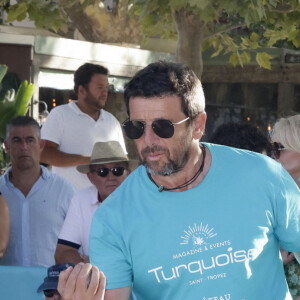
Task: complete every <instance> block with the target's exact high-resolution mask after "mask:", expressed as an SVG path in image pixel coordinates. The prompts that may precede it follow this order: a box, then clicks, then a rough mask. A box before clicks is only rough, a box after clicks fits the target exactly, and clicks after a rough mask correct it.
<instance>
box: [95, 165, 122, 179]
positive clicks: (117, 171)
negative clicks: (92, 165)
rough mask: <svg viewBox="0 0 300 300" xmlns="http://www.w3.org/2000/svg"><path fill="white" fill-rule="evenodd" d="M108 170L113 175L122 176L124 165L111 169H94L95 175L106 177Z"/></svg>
mask: <svg viewBox="0 0 300 300" xmlns="http://www.w3.org/2000/svg"><path fill="white" fill-rule="evenodd" d="M109 171H111V172H112V173H113V175H114V176H122V175H123V174H124V171H125V168H124V167H114V168H111V169H109V168H100V169H97V170H95V172H96V173H97V175H98V176H101V177H106V176H107V175H108V173H109Z"/></svg>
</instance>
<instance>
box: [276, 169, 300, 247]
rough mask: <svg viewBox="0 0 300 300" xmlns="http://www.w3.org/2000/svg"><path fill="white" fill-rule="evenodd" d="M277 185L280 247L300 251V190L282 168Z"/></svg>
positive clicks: (277, 230)
mask: <svg viewBox="0 0 300 300" xmlns="http://www.w3.org/2000/svg"><path fill="white" fill-rule="evenodd" d="M280 173H281V177H280V178H281V181H280V182H279V183H278V185H277V191H276V194H275V197H276V200H277V201H276V220H277V222H276V228H275V235H276V236H277V238H278V240H279V243H280V246H281V247H282V248H283V249H285V250H287V251H290V252H297V251H300V190H299V188H298V186H297V185H296V183H295V182H294V180H293V179H292V177H291V176H290V175H289V174H288V172H287V171H286V170H285V169H284V168H282V167H280Z"/></svg>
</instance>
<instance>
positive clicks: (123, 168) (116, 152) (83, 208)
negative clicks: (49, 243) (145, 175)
mask: <svg viewBox="0 0 300 300" xmlns="http://www.w3.org/2000/svg"><path fill="white" fill-rule="evenodd" d="M136 166H137V161H135V160H129V159H128V157H127V155H126V154H125V152H124V150H123V148H122V147H121V145H120V143H119V142H117V141H110V142H98V143H96V144H95V146H94V149H93V153H92V157H91V161H90V163H89V164H86V165H79V166H77V170H78V171H79V172H80V173H82V174H84V176H87V177H88V178H89V180H90V182H91V183H92V184H93V186H90V187H88V188H85V189H81V190H79V191H77V193H76V194H75V196H74V197H73V199H72V201H71V204H70V207H69V210H68V213H67V216H66V219H65V222H64V225H63V227H62V230H61V232H60V234H59V237H58V243H57V247H56V252H55V261H56V263H57V264H63V263H66V262H71V263H73V264H77V263H79V262H89V233H90V228H91V222H92V218H93V215H94V213H95V211H96V209H97V208H98V207H99V205H100V204H101V203H102V202H103V201H104V200H105V199H106V198H107V197H108V196H109V195H110V194H111V193H112V192H113V191H114V190H115V189H116V188H117V187H118V186H119V185H120V184H121V183H122V182H123V181H124V180H125V178H126V177H127V175H128V174H129V173H130V171H132V170H133V169H134V168H135V167H136ZM80 247H81V249H80V252H81V254H79V252H78V249H79V248H80Z"/></svg>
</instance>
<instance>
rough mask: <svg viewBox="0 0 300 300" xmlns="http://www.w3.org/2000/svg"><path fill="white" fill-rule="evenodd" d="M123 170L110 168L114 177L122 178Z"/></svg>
mask: <svg viewBox="0 0 300 300" xmlns="http://www.w3.org/2000/svg"><path fill="white" fill-rule="evenodd" d="M124 170H125V168H123V167H115V168H112V173H113V174H114V175H115V176H122V175H123V174H124Z"/></svg>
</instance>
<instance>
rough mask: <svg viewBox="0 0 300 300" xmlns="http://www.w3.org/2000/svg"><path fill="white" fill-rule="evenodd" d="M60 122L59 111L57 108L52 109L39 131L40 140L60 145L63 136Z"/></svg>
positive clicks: (60, 115)
mask: <svg viewBox="0 0 300 300" xmlns="http://www.w3.org/2000/svg"><path fill="white" fill-rule="evenodd" d="M62 122H63V116H62V114H61V112H60V109H59V108H58V107H57V108H54V109H52V110H51V112H50V114H49V115H48V117H47V120H46V122H45V123H44V124H43V126H42V129H41V137H42V139H43V140H48V141H51V142H54V143H56V144H58V145H60V144H61V138H62V135H63V124H62Z"/></svg>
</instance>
